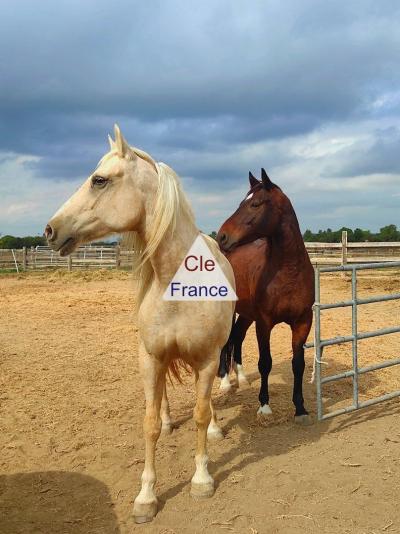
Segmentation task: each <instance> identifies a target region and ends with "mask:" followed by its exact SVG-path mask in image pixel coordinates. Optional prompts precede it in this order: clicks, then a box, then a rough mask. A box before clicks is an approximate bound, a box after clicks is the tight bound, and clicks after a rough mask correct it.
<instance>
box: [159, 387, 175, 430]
mask: <svg viewBox="0 0 400 534" xmlns="http://www.w3.org/2000/svg"><path fill="white" fill-rule="evenodd" d="M161 423H162V424H161V432H162V433H163V434H166V435H167V434H171V432H172V429H173V425H172V422H171V414H170V411H169V402H168V397H167V385H166V384H164V391H163V396H162V401H161Z"/></svg>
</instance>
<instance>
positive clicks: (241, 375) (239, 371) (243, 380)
mask: <svg viewBox="0 0 400 534" xmlns="http://www.w3.org/2000/svg"><path fill="white" fill-rule="evenodd" d="M233 369H234V371H235V373H236V381H237V384H238V385H240V384H242V385H248V384H249V381H248V380H247V377H246V375H245V372H244V370H243V365H241V364H240V363H235V364H234V366H233Z"/></svg>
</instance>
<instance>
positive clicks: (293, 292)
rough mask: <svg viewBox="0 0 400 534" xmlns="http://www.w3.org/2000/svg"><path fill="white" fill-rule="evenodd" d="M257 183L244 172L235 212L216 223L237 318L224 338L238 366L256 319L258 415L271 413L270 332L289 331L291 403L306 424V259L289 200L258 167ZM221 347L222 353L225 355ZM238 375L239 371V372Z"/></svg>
mask: <svg viewBox="0 0 400 534" xmlns="http://www.w3.org/2000/svg"><path fill="white" fill-rule="evenodd" d="M261 177H262V179H261V182H260V181H258V180H257V179H256V178H255V177H254V176H253V175H252V174H251V173H249V180H250V187H251V189H250V191H249V192H248V194H247V195H246V198H245V199H244V200H243V201H242V202H241V203H240V205H239V207H238V209H237V210H236V211H235V213H234V214H233V215H232V216H231V217H229V219H228V220H227V221H225V222H224V224H223V225H222V226H221V228H220V230H219V232H218V235H217V240H218V243H219V245H220V247H221V249H222V251H223V252H224V253H225V255H226V257H227V258H228V259H229V261H230V263H231V265H232V267H233V270H234V273H235V279H236V293H237V295H238V298H239V300H238V302H237V304H236V313H238V314H239V318H238V319H237V321H236V323H235V324H234V326H233V328H232V332H231V336H230V344H231V346H233V351H234V356H233V358H234V362H235V364H236V365H237V366H238V367H239V369H241V363H242V362H241V346H242V342H243V340H244V337H245V335H246V331H247V330H248V328H249V327H250V325H251V324H252V323H253V321H255V322H256V333H257V341H258V347H259V362H258V369H259V372H260V375H261V387H260V394H259V400H260V408H259V410H258V412H257V413H258V414H259V415H260V416H261V417H266V416H268V415H269V414H271V413H272V412H271V409H270V407H269V395H268V375H269V373H270V371H271V367H272V358H271V352H270V335H271V330H272V329H273V327H274V326H275V325H276V324H278V323H287V324H288V325H289V326H290V328H291V330H292V349H293V359H292V369H293V375H294V386H293V403H294V405H295V408H296V412H295V421H296V422H299V423H307V422H309V416H308V412H307V411H306V409H305V408H304V399H303V391H302V390H303V374H304V367H305V364H304V348H303V345H304V343H305V341H306V339H307V336H308V334H309V331H310V328H311V323H312V305H313V303H314V270H313V267H312V265H311V263H310V259H309V257H308V254H307V251H306V249H305V246H304V242H303V238H302V235H301V232H300V228H299V223H298V221H297V217H296V214H295V212H294V209H293V207H292V204H291V202H290V200H289V199H288V197H287V196H286V195H285V194H284V193H283V192H282V190H281V189H280V188H279V187H278V186H277V185H275V184H273V183H272V182H271V180H270V179H269V177H268V176H267V173H266V172H265V170H264V169H262V170H261ZM227 352H228V356H229V349H228V351H224V353H223V354H227ZM229 362H230V357H229V358H228V357H224V356H223V355H222V356H221V365H220V370H219V375H220V376H224V374H226V373H228V372H229ZM239 378H240V375H239Z"/></svg>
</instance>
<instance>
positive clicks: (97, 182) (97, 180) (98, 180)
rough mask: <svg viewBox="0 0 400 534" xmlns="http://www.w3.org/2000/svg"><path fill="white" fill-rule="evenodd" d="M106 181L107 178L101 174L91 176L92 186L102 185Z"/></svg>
mask: <svg viewBox="0 0 400 534" xmlns="http://www.w3.org/2000/svg"><path fill="white" fill-rule="evenodd" d="M107 182H108V180H107V178H103V177H102V176H93V178H92V186H93V187H104V186H105V185H106V183H107Z"/></svg>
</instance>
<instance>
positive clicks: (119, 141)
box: [114, 124, 130, 158]
mask: <svg viewBox="0 0 400 534" xmlns="http://www.w3.org/2000/svg"><path fill="white" fill-rule="evenodd" d="M114 136H115V147H116V149H117V152H118V156H120V157H121V158H123V157H124V156H125V155H126V154H127V153H128V152H129V151H130V147H129V145H128V143H127V142H126V141H125V138H124V136H123V135H122V133H121V130H120V129H119V126H118V124H114Z"/></svg>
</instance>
